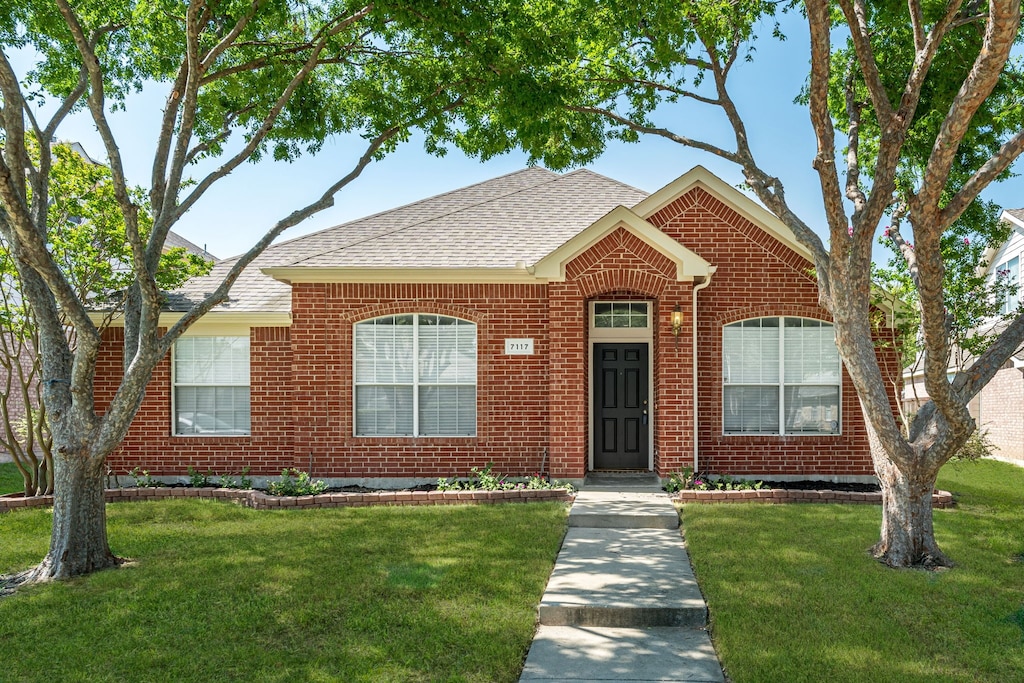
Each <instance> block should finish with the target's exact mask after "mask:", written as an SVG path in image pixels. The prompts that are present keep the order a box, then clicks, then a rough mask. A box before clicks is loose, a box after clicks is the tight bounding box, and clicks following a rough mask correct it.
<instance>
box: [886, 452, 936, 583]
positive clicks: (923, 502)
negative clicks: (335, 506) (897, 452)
mask: <svg viewBox="0 0 1024 683" xmlns="http://www.w3.org/2000/svg"><path fill="white" fill-rule="evenodd" d="M872 450H874V449H872ZM875 472H876V474H877V475H878V481H879V484H880V485H881V487H882V537H881V539H880V540H879V541H878V543H876V544H875V545H874V546H873V547H872V548H871V553H872V554H873V555H874V556H875V558H876V559H878V561H880V562H883V563H885V564H887V565H889V566H890V567H924V568H929V569H934V568H936V567H951V566H953V563H952V562H951V561H950V560H949V559H948V558H947V557H946V555H945V554H944V553H943V552H942V551H941V550H939V546H938V544H937V543H936V542H935V530H934V528H933V526H932V492H933V491H934V490H935V479H936V477H937V475H938V472H937V471H931V470H925V471H922V472H917V473H915V474H914V475H913V476H910V477H908V476H906V475H905V474H903V473H902V472H901V471H900V470H899V469H898V468H897V467H896V466H895V465H894V464H892V462H891V461H890V460H889V458H887V457H885V456H884V455H880V456H876V457H875Z"/></svg>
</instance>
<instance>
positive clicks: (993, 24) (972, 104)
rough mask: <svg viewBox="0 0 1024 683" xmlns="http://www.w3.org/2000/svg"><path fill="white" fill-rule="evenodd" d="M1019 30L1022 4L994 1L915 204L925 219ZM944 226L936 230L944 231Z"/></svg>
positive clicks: (935, 204) (935, 205) (931, 212)
mask: <svg viewBox="0 0 1024 683" xmlns="http://www.w3.org/2000/svg"><path fill="white" fill-rule="evenodd" d="M1019 29H1020V0H991V1H990V2H989V17H988V21H987V23H986V26H985V35H984V39H983V42H982V46H981V49H980V51H979V53H978V57H977V58H976V59H975V61H974V66H973V67H972V68H971V72H970V73H969V74H968V76H967V78H966V79H965V80H964V82H963V84H962V85H961V86H960V91H959V92H958V93H957V95H956V98H955V99H954V100H953V104H952V105H951V106H950V108H949V111H948V112H947V114H946V118H945V119H944V120H943V122H942V127H941V128H940V130H939V134H938V136H937V137H936V138H935V144H934V145H933V146H932V152H931V155H930V156H929V158H928V165H927V166H926V167H925V171H924V177H923V179H922V182H921V188H920V190H919V191H918V194H917V197H916V198H915V199H914V203H915V205H916V207H915V208H917V209H918V210H919V211H921V212H922V216H928V217H930V218H931V217H934V216H935V213H937V211H938V206H939V202H940V200H941V197H942V192H943V190H944V188H945V186H946V179H947V178H948V176H949V170H950V168H951V167H952V165H953V162H954V161H955V159H956V154H957V150H958V149H959V147H960V143H961V142H962V141H963V138H964V135H965V134H966V133H967V131H968V129H969V128H970V124H971V120H972V118H973V117H974V115H975V113H977V111H978V108H979V107H981V105H982V103H983V102H984V101H985V99H986V98H988V96H989V95H990V94H991V93H992V89H993V88H995V86H996V83H998V81H999V77H1000V74H1001V73H1002V70H1003V66H1004V65H1005V64H1006V61H1007V59H1009V57H1010V52H1011V50H1012V49H1013V45H1014V41H1015V39H1016V36H1017V32H1018V30H1019ZM945 227H946V226H945V225H939V226H936V228H937V229H940V230H941V229H945Z"/></svg>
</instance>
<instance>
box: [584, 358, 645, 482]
mask: <svg viewBox="0 0 1024 683" xmlns="http://www.w3.org/2000/svg"><path fill="white" fill-rule="evenodd" d="M593 358H594V375H593V383H592V387H593V392H594V393H593V407H594V408H593V410H594V416H593V435H592V439H593V444H594V465H593V467H594V469H596V470H610V469H611V470H637V469H643V470H647V469H649V468H650V444H649V442H650V436H649V435H650V420H651V405H650V391H649V379H648V378H649V373H650V366H649V362H650V360H649V359H650V345H649V344H647V343H639V342H636V343H634V342H629V343H597V344H594V356H593Z"/></svg>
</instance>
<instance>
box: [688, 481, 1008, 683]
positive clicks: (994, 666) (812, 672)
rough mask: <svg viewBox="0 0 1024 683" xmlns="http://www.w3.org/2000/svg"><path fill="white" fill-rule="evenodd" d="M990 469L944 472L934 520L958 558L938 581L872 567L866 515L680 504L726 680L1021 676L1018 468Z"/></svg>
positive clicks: (871, 509)
mask: <svg viewBox="0 0 1024 683" xmlns="http://www.w3.org/2000/svg"><path fill="white" fill-rule="evenodd" d="M1000 465H1001V464H1000V463H981V464H979V465H977V466H976V467H975V468H974V469H970V470H967V471H966V473H957V474H954V475H949V474H948V473H944V481H942V482H940V485H942V487H943V488H951V489H952V490H959V491H960V493H961V498H960V505H959V507H958V508H956V509H952V510H938V511H936V512H935V518H934V519H935V528H936V536H937V539H938V542H939V545H940V546H941V547H942V548H943V549H944V550H945V551H946V552H947V553H948V554H949V555H950V557H951V558H952V559H953V560H954V561H955V562H956V563H957V566H956V567H955V568H954V569H952V570H949V571H942V572H927V571H915V570H908V571H900V570H891V569H887V568H885V567H883V566H882V565H880V564H878V563H877V562H875V561H874V560H873V559H872V558H871V556H870V554H869V552H868V548H869V547H870V546H871V544H873V543H874V542H875V541H876V540H877V537H878V533H879V527H880V523H881V509H880V507H878V506H839V505H791V506H781V505H780V506H762V505H742V504H734V505H727V506H726V505H722V506H707V505H704V506H702V505H688V506H686V507H685V508H684V513H683V521H684V526H685V529H686V537H687V542H688V545H689V547H690V552H691V558H692V560H693V562H694V565H695V569H696V573H697V578H698V581H699V582H700V585H701V588H702V589H703V591H704V594H705V596H706V597H707V600H708V605H709V609H710V612H711V623H712V633H713V638H714V642H715V645H716V648H717V649H718V653H719V656H720V657H721V659H722V663H723V665H724V666H725V668H726V671H727V672H728V673H729V674H730V676H731V677H732V679H733V680H734V681H735V682H736V683H746V682H748V681H783V680H784V681H821V680H828V681H851V682H853V681H929V682H932V681H993V682H995V681H999V682H1003V681H1009V680H1019V679H1020V672H1021V671H1024V647H1022V646H1021V629H1020V627H1019V625H1018V624H1017V623H1015V622H1014V619H1013V615H1014V614H1020V610H1021V609H1022V605H1024V565H1022V564H1021V563H1018V562H1014V561H1013V557H1014V555H1015V554H1016V553H1019V552H1021V548H1022V547H1024V493H1022V492H1024V471H1022V470H1019V469H1014V468H1012V466H1011V469H1009V470H1007V469H1005V468H1003V467H1001V466H1000ZM979 468H980V469H979ZM988 480H998V481H999V482H1000V483H999V484H998V485H997V486H993V487H992V488H991V489H990V488H987V486H986V484H987V481H988ZM947 482H948V483H947ZM950 483H952V484H954V485H952V486H951V485H950ZM1014 489H1015V490H1016V494H1013V493H1012V491H1013V490H1014ZM1014 495H1015V496H1016V498H1015V499H1014V497H1013V496H1014ZM1014 500H1015V501H1016V502H1015V503H1013V501H1014Z"/></svg>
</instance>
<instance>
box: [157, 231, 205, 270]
mask: <svg viewBox="0 0 1024 683" xmlns="http://www.w3.org/2000/svg"><path fill="white" fill-rule="evenodd" d="M172 247H182V248H184V249H185V250H186V251H190V252H192V253H193V254H195V255H196V256H199V257H201V258H204V259H206V260H207V261H213V262H214V263H216V262H217V260H218V259H217V257H216V256H214V255H213V254H211V253H210V252H208V251H206V249H204V248H203V247H200V246H199V245H198V244H195V243H194V242H189V241H188V240H187V239H185V238H184V237H182V236H181V235H179V234H178V233H176V232H174V231H173V230H168V231H167V239H165V240H164V248H165V249H170V248H172Z"/></svg>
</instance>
